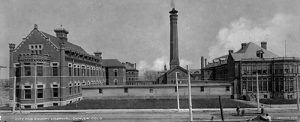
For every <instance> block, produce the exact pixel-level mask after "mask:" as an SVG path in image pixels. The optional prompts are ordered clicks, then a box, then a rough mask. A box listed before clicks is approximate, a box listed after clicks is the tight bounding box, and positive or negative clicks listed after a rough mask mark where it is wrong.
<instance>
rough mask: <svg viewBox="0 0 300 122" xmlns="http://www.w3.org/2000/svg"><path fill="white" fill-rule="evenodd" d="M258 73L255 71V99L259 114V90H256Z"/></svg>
mask: <svg viewBox="0 0 300 122" xmlns="http://www.w3.org/2000/svg"><path fill="white" fill-rule="evenodd" d="M258 88H259V87H258V72H257V71H256V98H257V111H258V112H259V89H258Z"/></svg>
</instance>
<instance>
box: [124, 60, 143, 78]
mask: <svg viewBox="0 0 300 122" xmlns="http://www.w3.org/2000/svg"><path fill="white" fill-rule="evenodd" d="M122 64H123V65H124V66H125V68H126V82H128V81H137V80H139V78H138V77H139V70H137V69H136V63H134V64H133V63H130V62H123V63H122Z"/></svg>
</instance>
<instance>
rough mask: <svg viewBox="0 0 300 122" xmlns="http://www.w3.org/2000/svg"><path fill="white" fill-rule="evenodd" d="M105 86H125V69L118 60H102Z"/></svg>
mask: <svg viewBox="0 0 300 122" xmlns="http://www.w3.org/2000/svg"><path fill="white" fill-rule="evenodd" d="M103 66H104V67H105V72H106V74H105V75H106V85H124V84H126V67H125V66H124V65H123V64H122V63H121V62H120V61H119V60H118V59H103Z"/></svg>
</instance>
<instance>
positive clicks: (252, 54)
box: [232, 42, 279, 61]
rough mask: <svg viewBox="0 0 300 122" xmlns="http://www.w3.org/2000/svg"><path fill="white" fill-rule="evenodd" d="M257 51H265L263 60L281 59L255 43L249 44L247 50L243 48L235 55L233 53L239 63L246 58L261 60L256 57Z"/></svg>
mask: <svg viewBox="0 0 300 122" xmlns="http://www.w3.org/2000/svg"><path fill="white" fill-rule="evenodd" d="M257 51H263V52H264V56H263V58H274V57H279V56H278V55H276V54H274V53H273V52H271V51H269V50H266V49H264V48H262V47H260V46H258V45H256V44H254V43H253V42H249V43H247V45H246V46H245V48H243V49H242V48H241V49H240V50H238V51H237V52H235V53H232V57H233V59H234V60H235V61H239V60H241V59H244V58H259V57H257V56H256V52H257Z"/></svg>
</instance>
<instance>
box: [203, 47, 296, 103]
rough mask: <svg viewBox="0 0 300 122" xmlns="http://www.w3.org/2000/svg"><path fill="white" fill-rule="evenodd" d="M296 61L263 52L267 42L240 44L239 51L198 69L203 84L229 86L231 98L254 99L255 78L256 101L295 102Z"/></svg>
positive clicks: (269, 52)
mask: <svg viewBox="0 0 300 122" xmlns="http://www.w3.org/2000/svg"><path fill="white" fill-rule="evenodd" d="M298 68H300V58H297V57H279V56H278V55H276V54H274V53H272V52H271V51H269V50H267V42H261V46H258V45H256V44H254V43H252V42H249V43H242V44H241V49H240V50H238V51H236V52H233V50H229V51H228V55H224V56H221V57H219V58H215V59H213V60H212V62H210V63H208V65H207V66H206V67H204V68H203V69H202V72H203V79H204V80H224V81H227V82H230V83H232V85H233V95H234V97H235V98H241V99H252V100H254V99H256V91H257V85H256V83H257V80H256V78H257V76H258V88H259V89H258V90H259V92H260V98H279V99H282V98H284V99H295V98H296V82H298V85H300V83H299V81H298V80H297V75H298V74H299V71H298Z"/></svg>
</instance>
